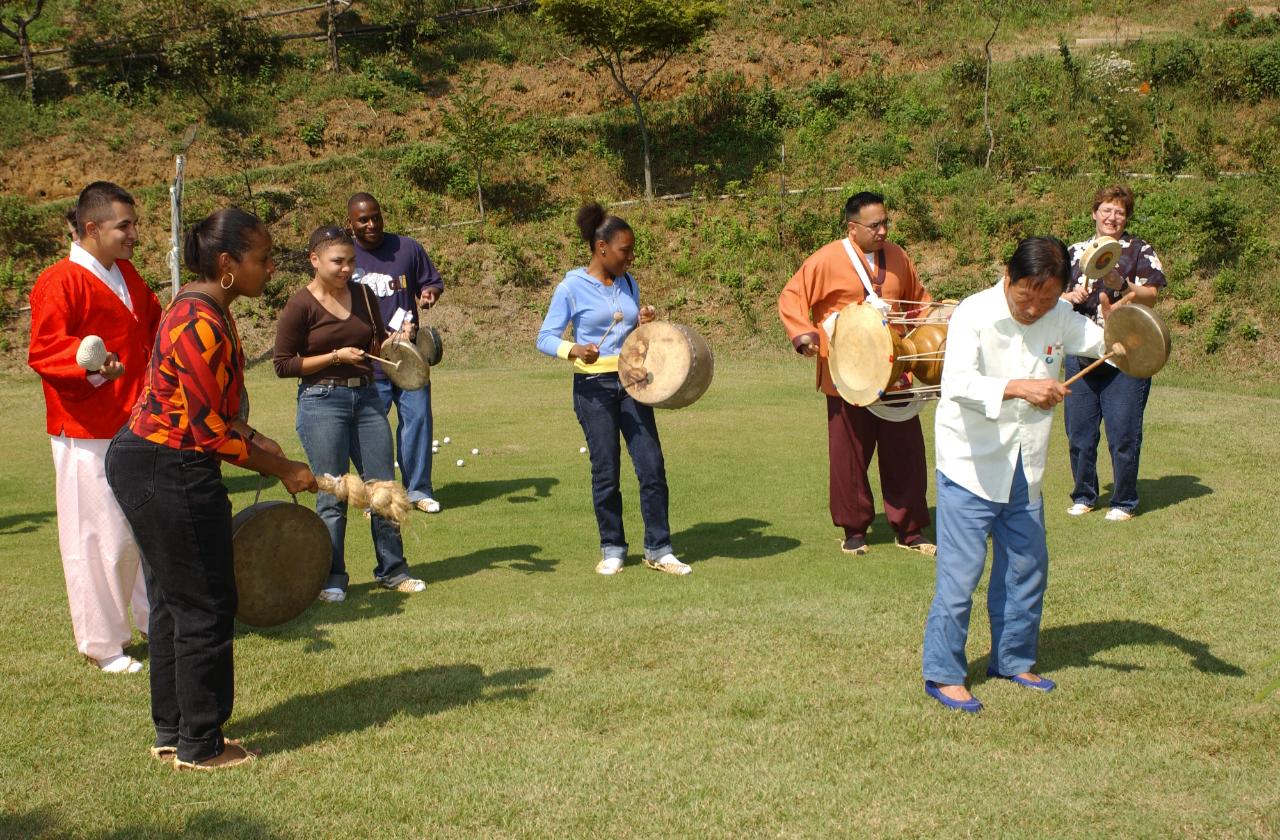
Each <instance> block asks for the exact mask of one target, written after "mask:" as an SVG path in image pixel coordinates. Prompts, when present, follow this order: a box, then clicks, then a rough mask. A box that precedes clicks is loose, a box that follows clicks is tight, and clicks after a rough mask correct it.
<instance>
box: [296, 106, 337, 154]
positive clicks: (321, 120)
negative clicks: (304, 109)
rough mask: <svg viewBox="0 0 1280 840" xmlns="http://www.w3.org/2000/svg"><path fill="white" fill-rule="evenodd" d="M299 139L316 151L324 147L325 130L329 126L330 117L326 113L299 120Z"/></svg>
mask: <svg viewBox="0 0 1280 840" xmlns="http://www.w3.org/2000/svg"><path fill="white" fill-rule="evenodd" d="M297 126H298V139H299V140H301V141H302V142H303V143H305V144H306V146H307V148H308V149H311V150H312V151H316V150H317V149H320V148H323V147H324V130H325V129H326V128H328V127H329V117H328V116H326V115H325V114H317V115H316V116H314V117H312V118H310V119H307V118H303V119H300V120H298V122H297Z"/></svg>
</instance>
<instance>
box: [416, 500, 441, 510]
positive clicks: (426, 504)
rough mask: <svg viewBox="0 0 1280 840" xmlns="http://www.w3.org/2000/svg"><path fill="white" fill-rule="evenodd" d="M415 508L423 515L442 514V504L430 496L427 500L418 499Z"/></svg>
mask: <svg viewBox="0 0 1280 840" xmlns="http://www.w3.org/2000/svg"><path fill="white" fill-rule="evenodd" d="M413 506H414V507H416V508H417V509H418V510H420V511H422V512H423V513H439V512H440V503H439V502H437V501H436V500H435V499H433V498H431V497H430V496H428V497H427V498H425V499H418V501H416V502H414V503H413Z"/></svg>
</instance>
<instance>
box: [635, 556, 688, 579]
mask: <svg viewBox="0 0 1280 840" xmlns="http://www.w3.org/2000/svg"><path fill="white" fill-rule="evenodd" d="M644 564H645V565H646V566H648V567H649V568H650V569H657V570H658V571H659V572H666V573H667V574H669V575H687V574H689V573H690V572H692V571H693V568H692V567H691V566H690V565H689V564H687V563H681V562H680V561H679V560H678V559H676V556H675V555H674V554H671V553H667V554H664V555H662V556H661V557H659V558H658V559H656V560H650V559H649V558H648V557H646V558H644Z"/></svg>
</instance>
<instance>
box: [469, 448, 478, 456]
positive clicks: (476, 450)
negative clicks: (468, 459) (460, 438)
mask: <svg viewBox="0 0 1280 840" xmlns="http://www.w3.org/2000/svg"><path fill="white" fill-rule="evenodd" d="M471 454H472V455H479V454H480V450H479V449H473V450H471Z"/></svg>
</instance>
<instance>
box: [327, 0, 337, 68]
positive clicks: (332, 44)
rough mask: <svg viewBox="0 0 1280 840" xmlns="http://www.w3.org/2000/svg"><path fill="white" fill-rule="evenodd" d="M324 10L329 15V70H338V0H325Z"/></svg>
mask: <svg viewBox="0 0 1280 840" xmlns="http://www.w3.org/2000/svg"><path fill="white" fill-rule="evenodd" d="M324 5H325V11H326V12H327V13H328V16H329V31H328V37H329V70H330V72H333V73H337V72H338V0H325V2H324Z"/></svg>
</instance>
